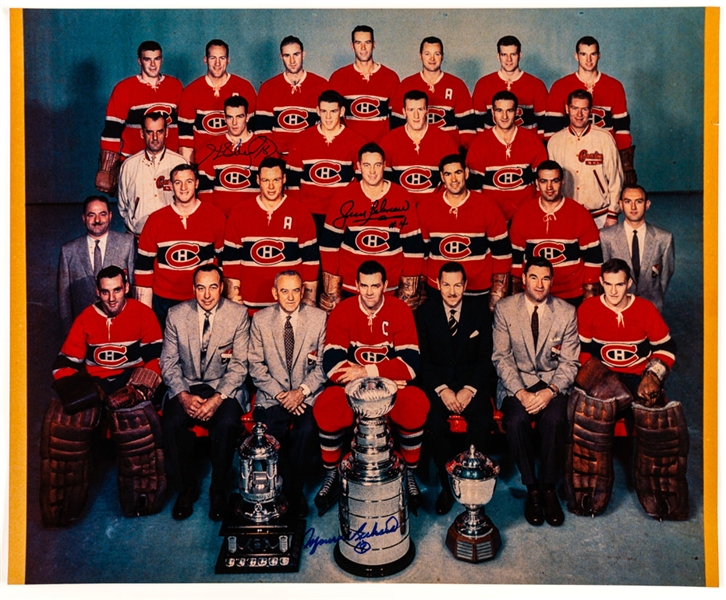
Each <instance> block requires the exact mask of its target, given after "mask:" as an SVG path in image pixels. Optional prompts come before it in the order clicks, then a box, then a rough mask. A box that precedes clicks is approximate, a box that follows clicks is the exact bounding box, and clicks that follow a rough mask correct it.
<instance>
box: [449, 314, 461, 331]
mask: <svg viewBox="0 0 726 600" xmlns="http://www.w3.org/2000/svg"><path fill="white" fill-rule="evenodd" d="M449 312H450V313H451V316H450V317H449V332H450V333H451V337H454V336H455V335H456V332H457V331H459V322H458V321H457V320H456V317H455V316H454V315H455V314H456V310H455V309H453V308H452V309H451V310H450V311H449Z"/></svg>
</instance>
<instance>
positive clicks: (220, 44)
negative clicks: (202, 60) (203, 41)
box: [204, 38, 229, 58]
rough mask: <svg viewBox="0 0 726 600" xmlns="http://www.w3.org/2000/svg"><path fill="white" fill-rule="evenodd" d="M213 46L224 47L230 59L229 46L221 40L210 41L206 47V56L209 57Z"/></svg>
mask: <svg viewBox="0 0 726 600" xmlns="http://www.w3.org/2000/svg"><path fill="white" fill-rule="evenodd" d="M212 46H222V47H223V48H224V51H225V53H226V54H227V57H228V58H229V45H228V44H227V42H225V41H224V40H220V39H219V38H214V39H213V40H209V41H208V42H207V45H206V46H205V47H204V56H209V49H210V48H211V47H212Z"/></svg>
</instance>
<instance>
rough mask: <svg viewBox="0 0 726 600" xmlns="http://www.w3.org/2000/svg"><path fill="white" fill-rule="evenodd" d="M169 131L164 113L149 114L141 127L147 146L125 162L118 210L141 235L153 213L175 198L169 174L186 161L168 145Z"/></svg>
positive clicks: (120, 183)
mask: <svg viewBox="0 0 726 600" xmlns="http://www.w3.org/2000/svg"><path fill="white" fill-rule="evenodd" d="M168 134H169V129H168V127H167V126H166V117H165V116H164V114H162V113H159V112H153V113H148V114H147V115H145V116H144V119H143V122H142V126H141V136H142V137H143V138H144V145H145V147H144V149H143V150H140V151H139V152H137V153H136V154H134V155H133V156H130V157H129V158H127V159H126V160H125V161H124V162H123V164H122V165H121V172H120V173H119V182H118V211H119V213H121V217H122V218H123V220H124V222H125V223H126V229H127V230H128V231H129V232H130V233H133V234H134V235H135V236H136V237H137V238H138V236H139V235H141V230H142V229H143V228H144V223H146V219H147V218H148V217H149V215H150V214H151V213H152V212H154V211H155V210H159V209H160V208H163V207H164V206H168V205H169V204H171V203H172V202H173V200H174V192H173V191H172V189H171V179H169V173H171V170H172V169H173V168H174V167H176V166H177V165H180V164H182V163H184V158H183V157H182V156H181V154H177V153H176V152H174V151H173V150H170V149H169V148H167V147H166V139H167V137H168Z"/></svg>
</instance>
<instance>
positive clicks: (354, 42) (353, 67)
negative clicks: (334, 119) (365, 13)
mask: <svg viewBox="0 0 726 600" xmlns="http://www.w3.org/2000/svg"><path fill="white" fill-rule="evenodd" d="M350 47H351V48H352V49H353V53H354V54H355V60H354V61H353V64H350V65H346V66H345V67H341V68H340V69H338V70H337V71H335V72H334V73H333V74H332V75H331V76H330V87H331V88H332V89H334V90H336V91H338V92H340V93H341V94H342V95H343V97H344V98H345V113H346V115H345V122H346V124H347V125H350V127H351V129H353V130H355V131H357V132H358V133H360V134H361V135H362V136H363V137H364V138H366V141H370V142H380V140H381V138H383V136H384V135H385V134H386V133H388V130H389V128H390V127H389V125H390V123H389V118H390V113H391V106H390V101H391V97H392V96H393V93H394V92H395V91H396V88H397V87H398V84H399V83H400V81H399V79H398V75H397V74H396V73H395V71H392V70H391V69H389V68H388V67H386V66H384V65H382V64H381V63H377V62H375V61H374V60H373V50H374V49H375V47H376V42H375V41H374V39H373V28H371V27H369V26H368V25H358V26H357V27H356V28H355V29H353V33H352V34H351V44H350Z"/></svg>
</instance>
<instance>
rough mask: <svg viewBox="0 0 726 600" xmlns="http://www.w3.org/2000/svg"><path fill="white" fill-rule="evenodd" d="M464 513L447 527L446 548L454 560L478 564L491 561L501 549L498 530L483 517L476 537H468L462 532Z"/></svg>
mask: <svg viewBox="0 0 726 600" xmlns="http://www.w3.org/2000/svg"><path fill="white" fill-rule="evenodd" d="M466 515H467V513H466V511H465V512H463V513H462V514H461V515H459V516H458V517H457V518H456V519H455V520H454V522H453V523H452V524H451V526H450V527H449V531H448V532H447V534H446V547H447V548H448V549H449V550H450V551H451V553H452V554H453V555H454V558H456V559H458V560H463V561H466V562H470V563H480V562H483V561H485V560H491V559H492V558H494V557H495V556H496V555H497V552H498V551H499V549H500V548H501V547H502V538H501V536H500V535H499V530H498V529H497V527H496V525H494V523H492V522H491V520H490V519H489V518H488V517H486V516H483V523H482V524H481V528H480V529H479V531H477V534H476V535H469V534H467V533H465V532H464V531H462V530H461V529H462V523H461V522H460V521H461V520H462V517H466Z"/></svg>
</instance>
